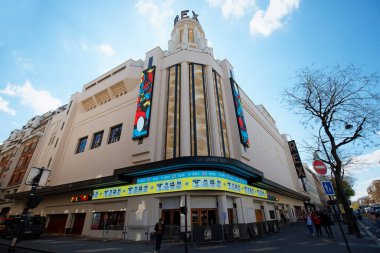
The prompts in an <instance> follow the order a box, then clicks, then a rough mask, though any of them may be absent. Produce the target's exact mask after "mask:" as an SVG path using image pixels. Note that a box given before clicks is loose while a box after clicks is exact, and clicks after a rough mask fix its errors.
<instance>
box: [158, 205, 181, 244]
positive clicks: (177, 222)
mask: <svg viewBox="0 0 380 253" xmlns="http://www.w3.org/2000/svg"><path fill="white" fill-rule="evenodd" d="M161 217H162V219H163V221H164V224H165V231H164V233H165V235H166V236H169V237H175V236H179V235H180V226H181V213H180V211H179V209H164V210H162V215H161Z"/></svg>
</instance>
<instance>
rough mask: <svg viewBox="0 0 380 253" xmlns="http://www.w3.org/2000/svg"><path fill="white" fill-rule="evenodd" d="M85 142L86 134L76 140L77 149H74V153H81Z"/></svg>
mask: <svg viewBox="0 0 380 253" xmlns="http://www.w3.org/2000/svg"><path fill="white" fill-rule="evenodd" d="M86 143H87V136H86V137H83V138H80V139H79V141H78V146H77V150H76V151H75V154H78V153H82V152H83V151H84V148H85V147H86Z"/></svg>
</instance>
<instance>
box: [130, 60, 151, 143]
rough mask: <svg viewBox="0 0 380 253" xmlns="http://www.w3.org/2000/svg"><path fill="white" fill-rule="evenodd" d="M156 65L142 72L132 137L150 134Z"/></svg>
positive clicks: (134, 138)
mask: <svg viewBox="0 0 380 253" xmlns="http://www.w3.org/2000/svg"><path fill="white" fill-rule="evenodd" d="M155 70H156V67H155V66H153V67H150V68H148V69H146V70H144V71H143V72H142V73H141V79H140V90H139V94H138V97H137V109H136V115H135V121H134V127H133V134H132V139H133V140H136V139H140V138H144V137H146V136H148V135H149V122H150V110H151V103H152V96H153V85H154V73H155Z"/></svg>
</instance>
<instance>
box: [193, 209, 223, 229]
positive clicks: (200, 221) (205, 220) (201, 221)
mask: <svg viewBox="0 0 380 253" xmlns="http://www.w3.org/2000/svg"><path fill="white" fill-rule="evenodd" d="M216 213H217V209H216V208H212V209H205V208H193V209H191V223H192V224H193V225H215V224H217V215H216Z"/></svg>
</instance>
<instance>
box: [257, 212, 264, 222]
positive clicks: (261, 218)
mask: <svg viewBox="0 0 380 253" xmlns="http://www.w3.org/2000/svg"><path fill="white" fill-rule="evenodd" d="M255 215H256V222H263V221H264V215H263V210H261V209H255Z"/></svg>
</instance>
